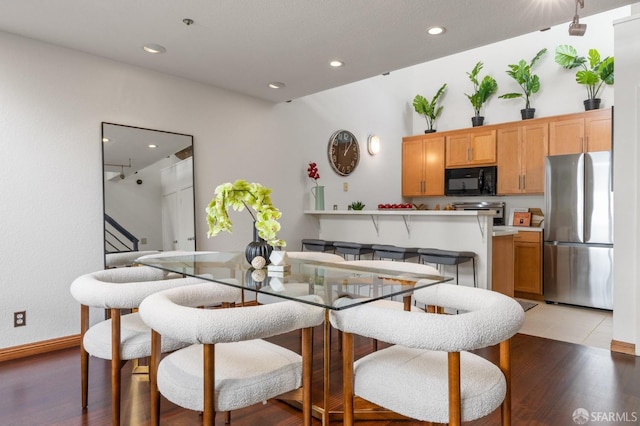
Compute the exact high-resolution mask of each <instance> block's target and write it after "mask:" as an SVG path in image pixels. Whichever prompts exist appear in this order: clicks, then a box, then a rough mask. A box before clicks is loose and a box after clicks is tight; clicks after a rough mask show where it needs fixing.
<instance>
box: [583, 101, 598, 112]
mask: <svg viewBox="0 0 640 426" xmlns="http://www.w3.org/2000/svg"><path fill="white" fill-rule="evenodd" d="M583 103H584V110H585V111H591V110H592V109H600V98H595V99H587V100H586V101H584V102H583Z"/></svg>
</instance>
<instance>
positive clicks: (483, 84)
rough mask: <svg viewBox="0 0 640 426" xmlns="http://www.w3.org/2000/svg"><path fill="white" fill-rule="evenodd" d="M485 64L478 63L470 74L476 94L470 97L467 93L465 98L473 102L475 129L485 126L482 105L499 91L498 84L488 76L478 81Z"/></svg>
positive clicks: (473, 123) (472, 120)
mask: <svg viewBox="0 0 640 426" xmlns="http://www.w3.org/2000/svg"><path fill="white" fill-rule="evenodd" d="M483 66H484V64H483V63H482V62H478V63H476V65H475V66H474V67H473V70H471V72H468V73H467V75H468V76H469V80H471V83H473V90H474V93H473V94H472V95H468V94H466V93H465V96H466V97H467V98H469V101H470V102H471V106H473V111H474V112H475V115H474V116H473V117H472V118H471V124H472V125H473V127H476V126H482V124H484V117H483V116H481V115H480V109H481V108H482V105H484V103H485V102H486V101H487V100H489V98H490V97H491V96H492V95H493V94H494V93H496V91H497V90H498V83H497V82H496V80H495V79H494V78H493V77H491V76H488V75H485V76H484V78H483V79H482V80H478V74H479V73H480V70H482V67H483Z"/></svg>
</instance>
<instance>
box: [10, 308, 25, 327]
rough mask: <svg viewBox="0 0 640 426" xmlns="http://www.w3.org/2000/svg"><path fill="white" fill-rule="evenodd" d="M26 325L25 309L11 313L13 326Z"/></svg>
mask: <svg viewBox="0 0 640 426" xmlns="http://www.w3.org/2000/svg"><path fill="white" fill-rule="evenodd" d="M23 325H27V311H20V312H14V313H13V326H14V327H22V326H23Z"/></svg>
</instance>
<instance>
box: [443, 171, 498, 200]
mask: <svg viewBox="0 0 640 426" xmlns="http://www.w3.org/2000/svg"><path fill="white" fill-rule="evenodd" d="M497 184H498V168H497V167H496V166H488V167H471V168H466V169H445V171H444V194H445V195H463V196H464V195H496V185H497Z"/></svg>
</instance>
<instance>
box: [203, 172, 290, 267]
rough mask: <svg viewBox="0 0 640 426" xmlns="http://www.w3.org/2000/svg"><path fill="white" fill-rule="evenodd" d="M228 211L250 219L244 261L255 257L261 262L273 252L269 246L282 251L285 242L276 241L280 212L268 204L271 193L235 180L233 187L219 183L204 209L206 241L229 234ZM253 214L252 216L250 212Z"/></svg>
mask: <svg viewBox="0 0 640 426" xmlns="http://www.w3.org/2000/svg"><path fill="white" fill-rule="evenodd" d="M229 207H231V208H232V209H233V210H235V211H242V210H244V209H245V208H247V211H248V212H249V214H250V215H251V217H252V218H253V229H254V231H253V234H254V238H253V240H254V241H253V242H251V243H249V245H248V246H247V248H246V250H245V256H246V258H247V261H248V262H249V263H251V261H252V260H253V259H254V258H255V257H256V256H262V257H263V258H264V259H265V260H266V259H269V255H270V254H271V251H272V250H273V247H272V246H278V247H283V246H286V242H285V241H283V240H279V239H277V238H276V235H277V233H278V231H279V230H280V223H279V222H278V219H279V218H280V216H282V213H281V212H280V210H278V209H277V208H275V207H274V206H273V204H272V203H271V189H269V188H266V187H264V186H262V185H261V184H259V183H248V182H247V181H245V180H242V179H239V180H237V181H235V182H234V183H229V182H227V183H223V184H222V185H219V186H218V187H217V188H216V190H215V197H214V198H213V199H212V200H211V202H210V203H209V206H208V207H207V223H208V224H209V232H208V234H207V235H208V236H209V237H214V236H216V235H218V234H219V233H220V232H221V231H226V232H231V227H232V223H231V220H230V219H229V214H228V213H227V209H228V208H229ZM251 209H253V210H254V211H255V214H254V213H252V212H251Z"/></svg>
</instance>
